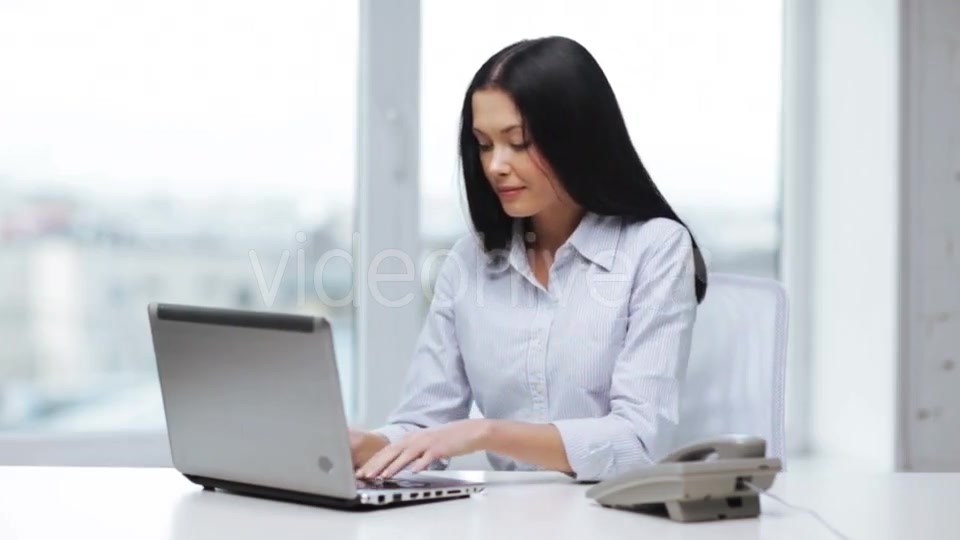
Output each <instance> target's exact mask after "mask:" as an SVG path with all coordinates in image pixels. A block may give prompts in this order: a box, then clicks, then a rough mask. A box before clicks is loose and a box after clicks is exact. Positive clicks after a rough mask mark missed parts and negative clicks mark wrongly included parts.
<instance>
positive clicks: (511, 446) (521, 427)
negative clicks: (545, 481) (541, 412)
mask: <svg viewBox="0 0 960 540" xmlns="http://www.w3.org/2000/svg"><path fill="white" fill-rule="evenodd" d="M487 422H489V423H490V424H489V427H488V428H487V437H486V440H485V441H484V443H483V445H482V446H483V449H484V450H487V451H489V452H495V453H497V454H502V455H504V456H510V457H512V458H513V459H515V460H517V461H522V462H524V463H530V464H532V465H537V466H540V467H543V468H545V469H551V470H555V471H560V472H565V473H572V472H573V469H572V468H571V467H570V462H569V461H568V460H567V450H566V448H564V446H563V439H562V438H561V437H560V431H559V430H558V429H557V427H556V426H554V425H553V424H530V423H527V422H515V421H512V420H487Z"/></svg>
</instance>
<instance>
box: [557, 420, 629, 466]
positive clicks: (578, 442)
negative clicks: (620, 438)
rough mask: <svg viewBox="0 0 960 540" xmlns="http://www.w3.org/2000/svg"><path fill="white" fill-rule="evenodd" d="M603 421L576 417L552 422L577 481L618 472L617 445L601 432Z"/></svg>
mask: <svg viewBox="0 0 960 540" xmlns="http://www.w3.org/2000/svg"><path fill="white" fill-rule="evenodd" d="M598 421H602V419H601V418H572V419H568V420H556V421H554V422H552V424H553V425H554V426H556V428H557V431H559V432H560V439H561V440H562V441H563V448H564V450H565V451H566V453H567V461H568V462H569V463H570V468H571V469H573V474H574V476H575V477H576V479H577V480H581V481H596V480H602V479H604V478H606V477H609V476H612V474H613V472H614V471H615V470H616V459H615V456H614V451H613V444H612V443H611V442H610V441H609V440H604V439H605V437H603V436H602V435H601V433H602V431H601V430H600V429H598V427H599V426H598V425H597V423H598Z"/></svg>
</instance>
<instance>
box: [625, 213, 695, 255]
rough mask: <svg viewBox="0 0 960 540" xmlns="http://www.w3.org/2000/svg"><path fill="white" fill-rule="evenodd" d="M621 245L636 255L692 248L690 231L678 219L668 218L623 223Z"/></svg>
mask: <svg viewBox="0 0 960 540" xmlns="http://www.w3.org/2000/svg"><path fill="white" fill-rule="evenodd" d="M622 236H623V237H622V238H621V242H620V244H621V246H622V247H623V249H624V250H625V251H626V252H628V253H632V254H634V255H637V256H643V255H645V254H649V253H652V252H657V251H661V250H663V249H677V248H680V249H683V248H687V249H692V242H691V239H690V232H689V231H688V230H687V228H686V227H685V226H684V225H682V224H681V223H680V222H679V221H676V220H674V219H670V218H653V219H648V220H645V221H635V222H632V223H624V224H623V228H622Z"/></svg>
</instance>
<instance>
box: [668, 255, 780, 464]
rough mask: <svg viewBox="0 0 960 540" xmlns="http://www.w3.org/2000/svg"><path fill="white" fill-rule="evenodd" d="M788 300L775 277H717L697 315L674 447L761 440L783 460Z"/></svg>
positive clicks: (713, 276)
mask: <svg viewBox="0 0 960 540" xmlns="http://www.w3.org/2000/svg"><path fill="white" fill-rule="evenodd" d="M787 317H788V313H787V295H786V292H785V291H784V288H783V286H782V285H781V284H780V283H778V282H776V281H774V280H771V279H760V278H752V277H746V276H738V275H732V274H710V279H709V285H708V287H707V295H706V297H705V298H704V299H703V302H702V303H701V304H700V307H699V309H698V310H697V322H696V325H695V326H694V330H693V344H692V349H691V351H690V363H689V365H688V367H687V378H686V385H685V388H684V392H683V395H682V400H681V407H680V425H679V426H678V430H677V433H676V436H675V440H674V446H675V447H680V446H683V445H686V444H689V443H691V442H694V441H697V440H701V439H705V438H709V437H712V436H715V435H721V434H726V433H742V434H748V435H757V436H760V437H763V438H764V439H766V441H767V457H778V458H780V459H781V460H783V459H784V444H785V442H784V393H785V382H784V381H785V370H786V358H787Z"/></svg>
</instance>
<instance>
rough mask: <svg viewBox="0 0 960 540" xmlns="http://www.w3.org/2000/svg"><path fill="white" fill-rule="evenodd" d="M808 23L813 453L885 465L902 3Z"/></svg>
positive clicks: (841, 10) (867, 4)
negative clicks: (813, 47) (811, 29)
mask: <svg viewBox="0 0 960 540" xmlns="http://www.w3.org/2000/svg"><path fill="white" fill-rule="evenodd" d="M816 21H817V27H818V28H817V53H816V68H815V77H816V79H817V82H816V92H817V99H816V104H815V108H814V115H815V128H814V133H815V137H814V140H815V150H814V154H815V155H816V160H815V167H814V179H813V181H814V182H815V185H814V196H813V203H814V207H815V209H814V216H813V221H812V223H811V225H812V232H813V246H814V247H813V263H812V269H811V271H812V272H811V273H812V275H811V286H812V291H813V302H814V308H813V309H814V313H813V317H812V327H811V338H812V340H811V342H812V344H813V347H812V353H813V358H814V362H813V365H812V372H811V377H810V380H811V388H810V392H811V393H810V404H811V407H810V410H811V445H812V448H813V450H815V451H819V452H824V453H827V454H831V455H835V456H847V457H855V458H856V459H858V461H860V462H861V463H863V464H865V465H869V466H875V467H878V468H882V469H891V468H893V466H894V460H895V452H894V440H895V429H894V425H895V421H896V414H895V411H896V406H895V402H896V392H895V382H896V370H897V349H898V340H897V331H898V326H897V323H898V319H897V317H898V315H897V314H898V295H899V288H898V271H897V256H898V248H899V246H898V235H899V232H898V231H899V229H898V227H899V220H898V200H899V199H898V185H899V177H898V168H899V162H898V145H899V138H898V132H899V125H898V108H899V92H898V69H899V66H898V61H899V57H898V43H899V41H898V33H899V32H898V24H899V4H898V2H897V1H896V0H836V1H833V0H832V1H821V2H819V3H818V13H817V17H816Z"/></svg>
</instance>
